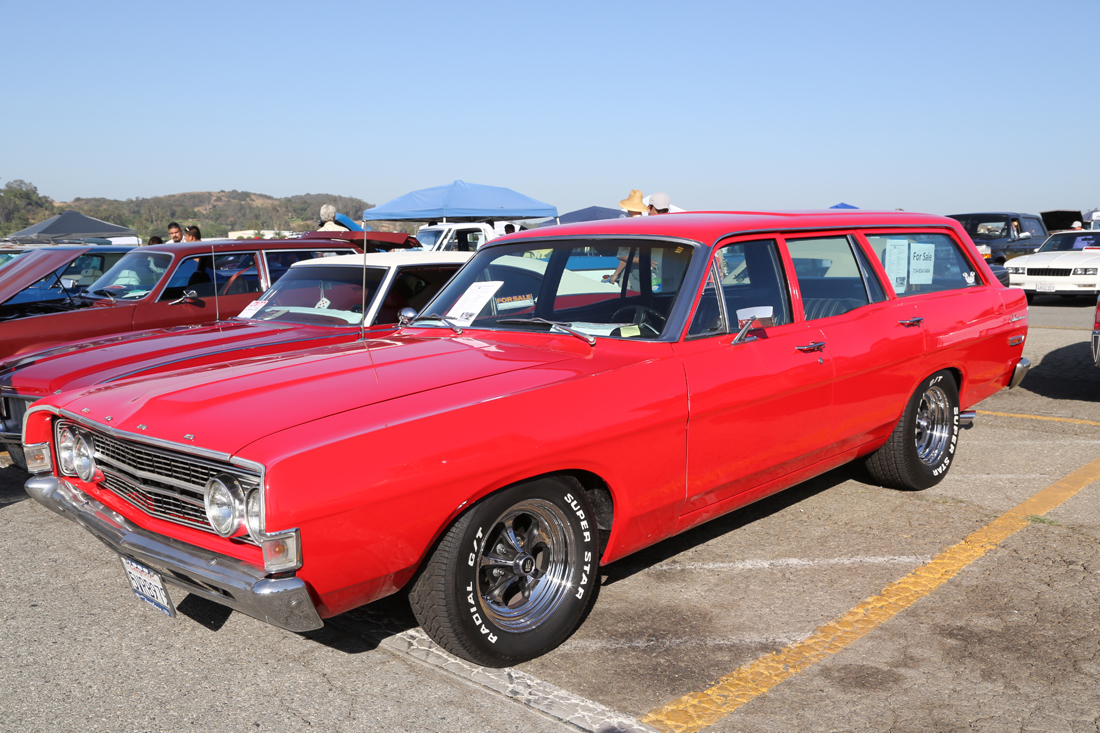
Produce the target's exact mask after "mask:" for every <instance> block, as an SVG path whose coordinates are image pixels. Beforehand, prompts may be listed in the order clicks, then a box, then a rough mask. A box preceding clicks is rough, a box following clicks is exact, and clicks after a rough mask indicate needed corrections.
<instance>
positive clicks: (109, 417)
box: [104, 415, 114, 422]
mask: <svg viewBox="0 0 1100 733" xmlns="http://www.w3.org/2000/svg"><path fill="white" fill-rule="evenodd" d="M104 419H105V420H106V421H107V422H111V420H113V419H114V418H113V417H111V416H110V415H108V416H107V417H105V418H104Z"/></svg>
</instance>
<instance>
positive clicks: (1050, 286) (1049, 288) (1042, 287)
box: [1035, 283, 1057, 293]
mask: <svg viewBox="0 0 1100 733" xmlns="http://www.w3.org/2000/svg"><path fill="white" fill-rule="evenodd" d="M1035 289H1036V290H1038V291H1039V292H1040V293H1053V292H1054V291H1055V290H1057V288H1056V287H1055V286H1054V283H1039V284H1038V285H1036V286H1035Z"/></svg>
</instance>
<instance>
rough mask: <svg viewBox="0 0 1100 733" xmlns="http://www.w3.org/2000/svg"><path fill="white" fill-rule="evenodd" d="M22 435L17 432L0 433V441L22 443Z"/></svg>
mask: <svg viewBox="0 0 1100 733" xmlns="http://www.w3.org/2000/svg"><path fill="white" fill-rule="evenodd" d="M22 442H23V436H22V435H20V434H19V433H0V443H22Z"/></svg>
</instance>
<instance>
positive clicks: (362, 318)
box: [359, 215, 367, 343]
mask: <svg viewBox="0 0 1100 733" xmlns="http://www.w3.org/2000/svg"><path fill="white" fill-rule="evenodd" d="M366 231H367V217H366V216H365V215H364V216H363V232H364V234H363V284H362V292H361V293H360V294H359V298H360V301H359V302H360V303H361V305H360V306H359V311H360V315H359V340H360V341H363V342H364V343H365V342H366V340H367V235H366Z"/></svg>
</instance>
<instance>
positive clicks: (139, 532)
mask: <svg viewBox="0 0 1100 733" xmlns="http://www.w3.org/2000/svg"><path fill="white" fill-rule="evenodd" d="M26 489H27V493H28V494H30V496H31V498H32V499H34V500H35V501H37V502H38V503H39V504H42V505H43V506H44V507H46V508H47V509H50V510H51V511H54V512H57V513H58V514H60V515H61V516H63V517H66V518H68V519H70V520H72V521H74V522H76V523H77V524H79V525H80V526H81V527H83V528H84V529H86V530H88V531H89V532H91V533H92V534H93V535H95V537H97V538H98V539H99V540H101V541H102V542H103V543H104V544H105V545H107V546H108V547H110V548H111V549H112V550H114V551H115V552H118V553H119V554H122V555H126V556H128V557H131V558H133V559H135V560H137V561H138V562H140V563H142V564H144V565H147V566H149V567H150V568H153V569H154V570H156V571H157V572H159V573H160V574H161V576H162V577H163V578H164V581H165V582H166V583H171V584H172V585H175V586H177V587H179V588H183V589H184V590H185V591H187V592H188V593H194V594H195V595H197V596H201V597H202V598H206V599H207V600H210V601H213V602H215V603H220V604H222V605H223V606H229V607H230V608H232V609H233V610H235V611H240V612H241V613H243V614H246V615H248V616H251V617H253V618H257V619H259V620H261V621H266V622H267V623H269V624H271V625H272V626H278V627H279V628H282V629H287V630H289V631H299V632H301V631H312V630H313V629H319V628H321V626H322V625H323V623H322V621H321V617H320V616H319V615H318V614H317V609H316V608H315V607H314V606H313V601H312V600H310V597H309V591H308V589H307V588H306V584H305V582H304V581H302V580H301V579H299V578H278V579H273V578H267V577H265V576H264V572H263V570H262V569H260V568H256V567H253V566H252V565H249V564H247V563H243V562H241V561H240V560H237V559H235V558H232V557H228V556H226V555H220V554H218V553H216V552H210V551H209V550H204V549H202V548H199V547H194V546H192V545H188V544H186V543H183V542H179V541H178V540H173V539H171V538H169V537H162V536H160V535H157V534H154V533H153V532H149V531H146V530H144V529H141V528H140V527H138V526H136V525H134V524H133V523H132V522H130V521H129V520H127V519H126V518H125V517H123V516H122V515H121V514H118V513H117V512H115V511H112V510H111V509H110V508H109V507H106V506H104V505H103V504H101V503H99V502H98V501H96V500H94V499H92V498H91V497H89V496H87V495H86V494H84V492H82V491H80V490H79V489H77V488H76V487H74V486H72V484H70V483H69V482H68V481H63V480H59V479H57V478H55V477H53V476H35V477H33V478H31V479H30V480H29V481H27V484H26Z"/></svg>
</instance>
